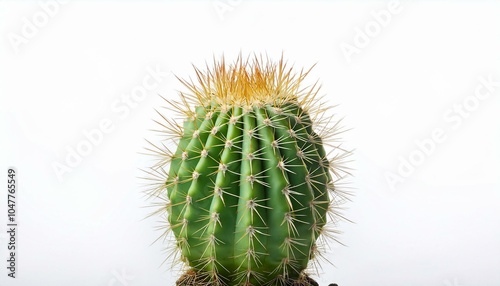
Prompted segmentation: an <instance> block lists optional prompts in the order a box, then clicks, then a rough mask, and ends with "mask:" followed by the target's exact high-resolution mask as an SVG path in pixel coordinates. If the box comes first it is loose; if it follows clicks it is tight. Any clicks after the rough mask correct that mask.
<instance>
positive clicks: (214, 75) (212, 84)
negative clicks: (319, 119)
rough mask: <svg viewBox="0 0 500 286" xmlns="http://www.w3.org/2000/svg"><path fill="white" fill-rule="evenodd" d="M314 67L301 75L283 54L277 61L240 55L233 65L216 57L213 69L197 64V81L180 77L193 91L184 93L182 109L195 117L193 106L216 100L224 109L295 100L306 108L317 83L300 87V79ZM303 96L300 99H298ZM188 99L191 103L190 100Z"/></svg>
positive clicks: (313, 94) (280, 104)
mask: <svg viewBox="0 0 500 286" xmlns="http://www.w3.org/2000/svg"><path fill="white" fill-rule="evenodd" d="M311 69H312V67H311V68H310V69H309V70H307V71H303V70H302V71H301V72H300V73H299V74H298V75H297V74H295V73H292V72H293V68H292V67H287V64H286V62H285V61H284V60H283V58H281V59H280V61H279V62H278V63H275V62H272V61H270V60H267V61H266V62H265V61H264V59H263V58H262V57H260V58H258V57H257V56H255V58H254V59H253V61H250V60H249V59H247V60H244V59H243V58H242V57H241V55H240V56H239V57H238V59H237V60H236V62H235V63H234V64H232V65H229V66H228V65H227V64H226V62H225V60H224V58H222V60H221V61H220V62H217V61H215V60H214V66H213V68H212V69H209V68H208V67H207V71H201V70H200V69H198V68H197V67H194V70H195V73H196V76H197V80H198V81H197V82H196V83H194V82H193V81H186V80H183V79H179V80H180V81H181V82H182V83H183V84H184V86H185V87H187V88H188V90H189V91H190V92H191V94H185V93H181V97H182V98H183V102H184V103H185V106H184V108H181V109H180V111H182V112H184V113H187V114H186V115H187V117H192V116H193V115H194V111H192V110H191V108H190V107H192V106H200V105H201V106H205V105H207V104H210V103H211V104H214V103H215V104H217V105H219V106H221V108H222V109H224V108H229V107H230V106H239V107H242V108H249V107H252V106H256V107H261V106H263V105H265V104H270V105H273V106H282V105H283V104H284V103H290V102H294V103H297V104H298V105H300V106H301V107H302V108H303V109H304V110H306V111H307V109H308V107H309V106H310V104H311V103H312V101H313V99H314V97H315V96H316V94H317V92H318V88H316V84H315V85H314V86H312V87H311V88H309V89H301V86H300V85H301V83H302V81H303V80H304V78H305V77H306V76H307V74H308V73H309V71H310V70H311ZM299 100H300V101H299ZM187 103H189V104H187Z"/></svg>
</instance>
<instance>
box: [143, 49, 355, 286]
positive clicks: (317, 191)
mask: <svg viewBox="0 0 500 286" xmlns="http://www.w3.org/2000/svg"><path fill="white" fill-rule="evenodd" d="M195 71H196V75H197V77H198V83H197V84H195V83H193V82H187V81H184V80H181V82H182V83H183V84H184V85H185V86H186V87H187V88H188V89H189V91H190V94H184V93H181V101H180V102H179V101H170V100H167V101H168V102H169V104H170V106H171V107H173V109H174V110H175V111H177V112H178V113H180V114H181V115H182V117H183V119H184V122H183V124H182V125H181V124H178V123H176V122H175V121H172V120H170V119H166V118H165V117H164V118H165V120H166V122H167V124H164V123H161V124H162V126H164V127H165V128H166V130H167V131H166V132H167V134H169V135H170V136H172V137H173V139H174V140H175V142H176V145H177V146H176V151H175V152H172V153H170V152H169V150H168V148H166V147H162V148H159V147H157V148H158V149H157V151H156V152H157V153H160V154H162V158H161V159H162V160H161V162H160V163H159V164H157V165H155V166H154V167H153V168H152V170H151V171H149V173H150V174H165V177H164V178H163V177H162V178H161V179H160V185H159V186H157V188H155V190H156V192H155V194H157V195H159V196H160V197H162V198H164V199H165V201H166V202H167V203H166V205H165V204H164V205H162V207H161V210H163V211H166V213H167V214H168V216H167V219H168V224H169V230H171V231H172V232H173V234H174V237H175V244H176V248H177V249H178V250H179V251H180V253H181V258H182V260H183V261H184V262H185V263H186V264H187V265H189V267H190V269H191V271H193V272H195V273H196V274H197V275H198V277H201V279H198V281H203V282H204V283H209V284H223V285H264V284H285V283H287V281H290V280H293V281H301V279H302V280H303V279H304V277H305V272H304V271H305V270H306V268H307V267H308V264H309V261H310V260H311V259H313V258H317V256H318V255H319V254H321V253H319V250H320V248H319V246H318V245H317V243H318V242H319V241H320V240H318V238H320V237H325V236H328V233H327V231H328V228H327V227H326V224H327V222H331V223H334V222H335V221H336V219H337V218H338V217H339V214H338V213H337V212H336V211H335V209H336V207H337V205H338V204H339V202H341V201H342V200H343V199H344V198H345V193H344V192H341V191H339V190H338V188H337V186H336V184H334V183H335V182H336V181H337V180H338V179H340V178H341V177H342V176H343V174H342V173H344V174H345V173H346V170H345V168H343V167H342V166H341V165H340V163H342V162H343V161H344V159H345V154H347V153H345V152H340V153H339V152H338V151H339V150H340V151H342V149H341V148H334V149H336V151H337V153H336V154H335V157H334V158H333V159H331V158H329V157H328V156H327V154H326V152H325V149H324V147H323V142H325V140H329V139H331V136H332V135H335V134H337V133H338V129H337V128H336V126H337V125H334V126H333V127H331V128H330V127H329V126H328V125H327V124H325V120H321V118H322V117H321V115H322V113H323V111H324V109H323V108H321V107H320V105H318V104H317V102H316V100H317V99H316V98H315V97H316V94H317V92H318V88H316V87H315V85H314V86H313V87H312V88H309V89H301V88H300V83H301V82H302V81H303V79H304V77H305V76H306V75H307V74H308V72H309V71H307V72H301V73H300V74H298V75H297V74H293V73H292V69H291V68H287V67H286V63H284V62H283V59H281V61H279V62H278V63H276V64H275V63H271V62H269V61H268V62H264V61H263V60H262V58H260V59H259V58H257V57H256V58H255V59H254V60H253V61H252V62H249V61H244V60H242V58H241V57H240V58H239V59H238V60H237V61H236V62H235V63H234V64H233V65H230V66H226V64H225V62H224V60H222V61H221V62H220V63H215V67H214V68H213V69H212V70H208V71H206V72H202V71H200V70H199V69H196V68H195ZM311 116H315V117H316V119H317V120H318V121H319V122H313V119H312V118H311ZM326 122H327V123H329V120H326ZM315 130H319V131H322V132H319V133H317V132H315ZM163 146H165V145H163ZM158 150H160V151H158ZM165 159H166V160H167V161H168V163H169V164H168V165H167V164H166V161H165ZM168 167H169V169H168ZM167 169H168V171H167ZM328 214H330V217H329V219H327V217H328V216H327V215H328Z"/></svg>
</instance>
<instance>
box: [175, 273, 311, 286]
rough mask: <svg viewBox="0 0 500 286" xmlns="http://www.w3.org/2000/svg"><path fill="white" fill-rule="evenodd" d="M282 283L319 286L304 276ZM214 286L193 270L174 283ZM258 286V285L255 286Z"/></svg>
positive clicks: (182, 285) (286, 285)
mask: <svg viewBox="0 0 500 286" xmlns="http://www.w3.org/2000/svg"><path fill="white" fill-rule="evenodd" d="M283 282H284V283H283V284H281V285H283V286H319V284H318V282H316V281H315V280H314V279H312V278H311V277H309V276H307V275H304V276H303V277H302V278H299V279H297V280H294V279H285V280H284V281H283ZM212 284H213V285H214V286H215V284H214V283H212V282H211V281H207V279H206V275H205V276H204V275H203V274H200V273H197V272H196V271H194V270H193V269H190V270H188V271H186V272H185V273H184V274H183V275H182V276H181V277H180V278H179V279H178V280H177V281H176V282H175V285H176V286H212ZM255 286H258V285H255Z"/></svg>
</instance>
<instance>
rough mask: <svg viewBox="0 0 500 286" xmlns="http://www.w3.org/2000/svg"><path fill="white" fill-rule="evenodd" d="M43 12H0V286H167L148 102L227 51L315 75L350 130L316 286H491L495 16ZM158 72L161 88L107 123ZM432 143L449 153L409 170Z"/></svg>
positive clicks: (300, 8)
mask: <svg viewBox="0 0 500 286" xmlns="http://www.w3.org/2000/svg"><path fill="white" fill-rule="evenodd" d="M48 2H50V1H40V2H22V3H18V2H15V1H1V2H0V34H1V40H0V122H1V124H0V134H1V135H0V138H1V139H0V163H1V164H0V165H1V168H0V172H1V173H2V174H5V175H2V179H1V181H2V182H3V184H1V183H0V186H2V187H1V188H0V190H1V191H0V231H1V232H0V261H5V260H6V259H7V239H8V237H7V236H6V223H7V221H6V218H7V216H6V213H7V210H6V204H7V203H6V180H7V177H6V172H7V168H8V167H11V166H14V167H15V168H16V169H17V171H18V179H19V185H18V198H17V205H18V207H17V210H18V217H17V219H18V223H19V227H18V237H17V238H18V248H19V252H18V253H17V259H18V264H17V266H18V269H17V273H16V274H17V277H18V278H16V279H11V278H8V277H7V269H6V267H4V266H5V264H6V263H5V262H2V263H0V265H1V267H0V285H8V286H10V285H23V286H30V285H54V286H59V285H61V286H62V285H77V286H78V285H82V286H83V285H92V286H98V285H103V286H104V285H115V286H116V285H127V286H142V285H144V286H145V285H148V286H149V285H173V284H174V282H175V280H176V278H177V277H178V275H179V273H177V272H174V271H170V270H169V263H165V264H163V265H162V262H163V260H164V259H165V258H166V255H165V252H164V249H165V248H166V245H164V244H162V243H154V244H151V243H152V242H153V241H154V240H155V239H156V237H158V235H159V234H160V232H159V231H155V230H154V228H155V227H156V226H158V220H159V218H148V219H144V218H145V217H146V215H147V214H148V213H149V211H150V210H151V209H148V208H145V206H148V201H147V200H146V199H145V198H144V196H143V194H142V191H143V188H142V187H141V182H140V180H139V179H138V178H137V177H139V176H141V172H140V171H139V168H146V167H147V166H149V165H150V164H151V162H152V161H151V160H150V159H149V158H147V157H145V156H144V155H141V154H139V153H140V152H141V151H142V150H143V148H144V147H145V146H146V143H145V141H144V139H145V138H147V139H150V140H153V141H155V140H157V137H155V135H154V133H152V132H151V131H149V129H151V128H155V124H154V123H153V121H152V119H155V118H158V117H157V115H155V111H154V108H159V107H161V106H163V105H164V102H162V99H161V98H160V97H159V96H158V94H161V95H162V96H164V97H166V98H177V92H176V90H178V89H182V86H181V85H180V84H179V83H178V81H177V80H176V79H175V77H174V76H172V73H174V74H175V75H178V76H180V77H184V78H187V77H189V76H194V73H193V71H192V67H191V64H194V65H197V66H204V65H205V61H207V62H209V63H210V62H211V61H212V58H213V57H214V56H215V57H220V56H221V55H222V54H224V55H225V56H226V59H228V60H230V61H231V60H232V59H234V58H235V57H236V56H237V54H238V53H239V52H240V51H241V52H242V54H244V55H247V54H249V53H253V52H256V53H258V54H260V53H267V54H268V55H269V56H270V57H271V58H276V59H277V58H279V57H280V56H281V53H282V52H283V53H284V57H285V58H286V59H288V61H289V63H291V64H294V65H295V66H296V67H297V68H298V69H300V68H302V67H309V66H311V65H312V64H314V63H317V66H316V68H315V69H314V70H313V71H312V73H311V75H310V80H311V81H314V80H316V79H320V82H321V83H322V89H321V94H324V95H325V96H326V97H325V98H326V99H327V100H328V102H329V103H330V104H338V106H337V107H336V108H335V109H334V110H333V112H334V113H336V114H337V115H338V116H337V117H336V118H341V117H344V121H343V124H344V126H346V128H352V130H351V131H349V132H347V133H345V134H344V136H343V139H344V141H345V143H344V146H346V147H347V148H350V149H355V152H354V156H353V157H352V159H353V160H354V162H353V163H351V165H350V166H351V167H352V168H354V169H355V171H354V172H353V175H354V176H353V177H352V178H350V186H351V187H352V188H353V190H352V191H353V192H354V193H355V196H354V197H353V198H352V202H350V203H348V204H346V205H345V207H346V210H345V215H346V217H347V218H349V219H351V220H352V221H354V223H341V224H339V226H338V228H339V230H341V231H342V232H343V234H342V236H341V237H340V238H341V241H342V242H343V243H345V244H346V245H348V246H347V247H344V246H339V245H335V244H333V245H332V249H331V252H330V253H329V254H328V255H327V257H328V259H329V260H330V261H331V262H332V263H333V264H334V266H331V265H328V264H323V269H322V270H320V276H319V277H318V276H317V275H315V276H314V278H315V279H317V280H318V282H319V283H320V285H328V284H329V283H332V282H336V283H338V284H339V285H340V286H370V285H384V286H387V285H394V286H400V285H426V286H429V285H436V286H458V285H460V286H476V285H482V286H493V285H495V286H498V285H500V271H498V270H499V269H500V227H499V226H500V151H499V150H500V148H499V146H500V128H499V123H500V121H499V111H500V109H499V108H500V98H499V97H500V86H496V87H493V90H492V92H491V93H490V94H489V97H488V98H483V99H477V97H476V93H475V92H476V88H478V86H481V81H480V80H479V78H484V79H487V78H488V77H491V79H492V81H493V82H497V83H496V84H497V85H498V82H499V81H500V61H499V59H500V57H499V51H500V20H499V19H500V17H499V13H500V5H499V4H498V2H495V1H459V2H458V3H451V1H438V2H436V3H433V2H431V1H427V2H395V4H389V3H390V2H385V1H367V2H357V3H356V4H352V3H349V2H347V1H331V2H328V1H320V2H311V1H307V2H306V1H290V2H285V1H276V2H263V1H262V2H251V3H249V1H244V2H240V1H225V0H223V1H206V2H203V1H197V2H182V3H181V2H180V1H179V2H177V1H171V2H167V1H124V2H123V3H118V2H114V1H104V2H102V3H101V2H99V1H88V2H85V1H81V2H69V3H67V4H57V5H56V6H54V5H52V6H50V5H49V6H50V9H51V10H47V8H45V10H44V8H43V7H42V6H44V5H47V3H48ZM388 5H389V6H390V5H395V6H391V7H397V9H396V10H394V9H392V10H391V9H389V8H388ZM224 9H226V10H224ZM47 11H49V12H50V13H49V12H47ZM381 11H386V12H381ZM391 11H392V12H391ZM387 13H389V14H387ZM48 14H51V15H48ZM44 15H45V16H44ZM376 15H386V16H387V15H390V19H389V18H388V17H386V18H385V22H380V20H379V22H377V20H376V17H377V16H376ZM379 17H382V16H379ZM28 23H31V24H33V25H35V24H36V25H35V26H34V28H33V27H31V30H30V28H29V27H27V26H29V25H30V24H28ZM367 28H368V29H372V30H369V31H368V33H370V36H367V37H368V38H365V39H364V40H365V41H364V42H359V41H360V39H361V37H362V35H361V34H364V33H365V30H366V29H367ZM23 33H24V34H23ZM20 38H23V39H24V40H23V41H21V42H20V40H19V39H20ZM356 41H357V42H356ZM346 46H351V48H353V49H356V50H355V53H353V54H351V55H350V56H346V54H345V53H344V52H343V50H342V47H346ZM157 67H158V68H159V69H160V70H161V71H162V72H169V76H166V77H163V78H161V81H159V82H157V83H158V85H157V86H156V87H155V88H154V89H152V90H149V91H148V93H147V96H145V97H144V98H143V100H140V101H137V102H135V104H136V106H135V107H134V108H130V109H129V110H128V111H129V113H125V111H124V110H123V109H122V111H121V112H118V111H117V110H116V108H117V107H119V106H121V107H122V108H123V106H124V105H123V104H124V103H123V100H124V99H126V98H128V97H129V95H130V93H131V91H132V90H134V88H136V87H138V86H139V87H140V86H141V85H142V81H143V79H144V78H145V77H146V76H147V75H148V68H152V69H155V68H157ZM479 89H480V90H481V91H483V92H484V91H486V89H484V88H481V87H479ZM123 96H124V97H123ZM464 104H468V105H467V106H466V108H468V110H466V112H467V113H466V114H463V115H460V116H459V115H458V113H456V111H454V108H459V107H460V108H462V107H464ZM160 110H161V109H160ZM166 115H167V116H171V114H166ZM103 119H105V120H106V119H107V120H109V122H111V123H112V125H113V129H112V131H110V132H108V133H106V134H104V136H103V138H102V142H98V144H97V145H96V146H93V147H92V150H91V151H90V152H89V154H88V155H86V156H83V158H82V160H81V162H78V163H75V164H74V165H75V166H74V167H71V168H70V169H71V172H67V173H64V174H63V175H62V179H61V180H59V179H58V176H57V175H56V172H55V171H54V168H53V166H54V164H57V163H60V164H66V163H65V160H66V159H65V158H66V156H68V154H69V151H68V150H69V149H71V148H73V149H75V148H77V146H78V144H85V143H82V142H84V141H86V140H87V139H86V137H85V136H84V132H85V131H90V130H94V129H96V128H99V122H100V121H101V120H103ZM435 130H441V132H442V133H443V136H444V138H445V140H444V141H442V142H434V143H432V144H434V147H433V148H431V147H429V146H431V145H432V144H431V143H429V144H430V145H427V146H428V147H429V148H430V151H429V152H428V154H425V156H424V157H422V156H420V157H419V154H420V155H422V154H424V153H422V151H420V150H419V147H418V145H417V142H429V141H428V140H431V139H430V138H431V137H432V134H433V132H434V131H435ZM426 140H427V141H426ZM411 156H414V157H413V159H412V160H413V162H416V163H418V164H416V165H415V164H414V170H413V171H412V172H407V173H406V174H402V173H400V172H399V171H398V168H402V167H400V165H401V164H402V163H401V162H402V161H401V160H407V161H408V160H410V159H411ZM415 160H416V161H415ZM406 167H408V166H406ZM388 172H390V173H391V174H394V175H398V176H400V179H401V181H399V182H397V184H395V186H394V188H391V187H390V184H389V182H388V181H387V179H386V174H387V173H388ZM401 175H404V176H401Z"/></svg>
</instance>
